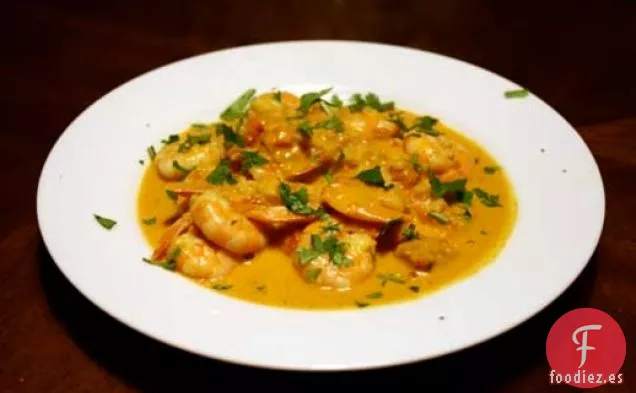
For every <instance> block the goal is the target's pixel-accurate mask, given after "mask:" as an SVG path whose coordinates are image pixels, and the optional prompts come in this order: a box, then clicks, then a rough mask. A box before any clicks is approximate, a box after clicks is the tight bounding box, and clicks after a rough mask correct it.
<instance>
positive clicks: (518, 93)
mask: <svg viewBox="0 0 636 393" xmlns="http://www.w3.org/2000/svg"><path fill="white" fill-rule="evenodd" d="M529 93H530V92H529V91H528V90H527V89H517V90H508V91H506V92H504V97H506V98H525V97H527V96H528V94H529Z"/></svg>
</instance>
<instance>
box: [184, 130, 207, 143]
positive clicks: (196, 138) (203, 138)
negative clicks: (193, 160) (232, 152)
mask: <svg viewBox="0 0 636 393" xmlns="http://www.w3.org/2000/svg"><path fill="white" fill-rule="evenodd" d="M211 138H212V134H210V133H209V132H203V133H201V134H199V135H188V137H187V143H189V144H191V145H195V144H197V145H204V144H206V143H208V142H210V139H211Z"/></svg>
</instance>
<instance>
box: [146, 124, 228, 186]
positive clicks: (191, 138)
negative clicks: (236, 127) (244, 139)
mask: <svg viewBox="0 0 636 393" xmlns="http://www.w3.org/2000/svg"><path fill="white" fill-rule="evenodd" d="M223 154H224V147H223V139H222V137H220V136H217V135H216V134H215V133H213V132H211V131H209V130H207V131H201V130H199V129H192V130H190V131H187V132H186V133H184V134H183V135H181V136H180V137H179V141H177V142H173V143H170V144H168V145H166V146H165V147H164V148H163V149H161V150H160V151H159V152H158V153H157V156H156V157H155V159H154V162H155V165H156V166H157V170H158V172H159V175H160V176H161V177H162V178H163V179H164V180H168V181H174V180H183V179H184V178H185V177H186V176H187V175H188V174H189V173H190V172H191V171H192V170H194V169H195V168H199V167H211V166H214V165H216V164H217V163H218V162H219V161H220V159H221V157H222V156H223Z"/></svg>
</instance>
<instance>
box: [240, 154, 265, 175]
mask: <svg viewBox="0 0 636 393" xmlns="http://www.w3.org/2000/svg"><path fill="white" fill-rule="evenodd" d="M241 158H242V159H243V163H242V164H241V172H243V173H245V172H247V171H249V170H250V169H252V168H253V167H255V166H261V165H265V164H268V163H269V160H267V159H266V158H265V157H263V156H261V155H260V154H259V153H258V152H255V151H242V152H241Z"/></svg>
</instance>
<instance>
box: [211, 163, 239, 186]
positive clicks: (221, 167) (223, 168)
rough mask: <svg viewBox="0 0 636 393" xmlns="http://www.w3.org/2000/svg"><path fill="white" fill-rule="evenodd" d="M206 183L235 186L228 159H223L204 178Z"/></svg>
mask: <svg viewBox="0 0 636 393" xmlns="http://www.w3.org/2000/svg"><path fill="white" fill-rule="evenodd" d="M206 180H207V182H208V183H210V184H215V185H221V184H224V183H227V184H230V185H232V184H236V183H237V181H236V179H235V178H234V177H233V176H232V170H231V168H230V159H229V158H224V159H222V160H221V161H220V162H219V164H218V165H217V166H216V168H214V170H213V171H212V172H210V174H209V175H208V177H207V178H206Z"/></svg>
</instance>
